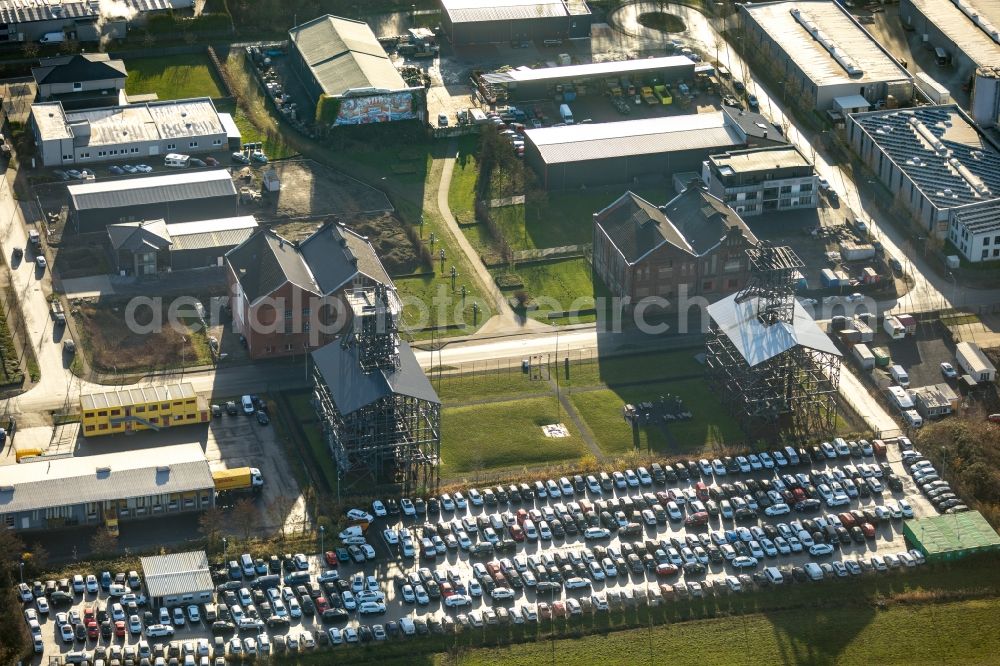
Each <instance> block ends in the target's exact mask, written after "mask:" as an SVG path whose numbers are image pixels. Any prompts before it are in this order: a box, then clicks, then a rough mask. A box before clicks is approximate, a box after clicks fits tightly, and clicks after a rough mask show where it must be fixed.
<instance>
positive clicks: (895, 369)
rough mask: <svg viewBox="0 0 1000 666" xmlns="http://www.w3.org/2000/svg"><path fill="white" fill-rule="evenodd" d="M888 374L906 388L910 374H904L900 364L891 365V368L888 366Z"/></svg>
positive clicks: (904, 371)
mask: <svg viewBox="0 0 1000 666" xmlns="http://www.w3.org/2000/svg"><path fill="white" fill-rule="evenodd" d="M889 374H890V375H892V380H893V381H894V382H896V383H897V384H899V385H900V386H902V387H903V388H906V387H907V386H909V385H910V376H909V375H908V374H906V370H905V369H903V366H901V365H894V366H892V367H891V368H889Z"/></svg>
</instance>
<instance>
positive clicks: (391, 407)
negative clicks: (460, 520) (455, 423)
mask: <svg viewBox="0 0 1000 666" xmlns="http://www.w3.org/2000/svg"><path fill="white" fill-rule="evenodd" d="M347 302H348V305H349V306H350V307H351V310H352V314H353V327H352V330H351V332H350V333H349V334H347V335H345V336H344V337H342V338H341V340H340V342H339V343H332V344H340V346H341V349H342V350H343V352H344V353H345V354H349V355H350V358H351V359H352V360H354V361H355V362H356V363H358V364H359V365H360V368H361V372H362V374H364V375H372V374H375V373H381V374H382V375H383V376H384V377H385V383H386V384H387V385H388V386H389V387H395V386H396V383H395V381H396V380H397V377H394V375H395V374H396V373H400V372H402V370H401V363H400V349H399V317H400V315H401V313H402V306H401V303H400V301H399V298H398V296H397V295H396V292H395V290H394V289H392V287H387V286H385V285H377V286H375V287H374V288H369V289H364V290H361V289H357V290H354V291H352V292H348V293H347ZM338 379H341V380H342V381H351V379H354V380H355V381H356V379H357V376H356V375H355V376H354V377H352V378H349V377H342V378H338ZM329 380H330V378H325V379H324V378H323V377H322V375H321V374H320V373H319V372H318V371H316V373H315V376H314V386H315V388H316V390H315V394H314V400H315V401H316V403H317V404H318V405H319V409H320V412H321V414H322V416H323V419H322V420H323V430H324V434H325V436H326V440H327V444H328V445H329V447H330V449H331V451H332V453H333V457H334V460H335V461H336V463H337V466H338V469H340V470H342V471H343V472H345V473H350V474H351V476H352V477H353V478H354V479H355V480H356V481H357V482H361V481H367V482H368V483H372V484H374V485H387V484H391V485H396V486H398V487H399V488H400V490H401V492H402V493H404V494H409V495H411V496H412V495H415V494H417V493H420V492H425V493H426V492H434V491H435V490H436V488H437V486H438V482H439V472H438V469H439V466H438V462H439V460H440V455H441V405H440V402H439V401H436V400H434V401H432V400H425V399H422V398H418V397H414V396H412V395H408V394H406V393H405V392H398V391H396V390H392V389H390V390H389V391H388V392H386V393H385V394H383V395H382V396H381V397H379V398H378V399H376V400H374V401H372V402H370V403H368V404H366V405H363V406H362V407H360V408H358V409H356V410H354V411H352V412H350V413H347V414H344V413H342V412H341V411H340V409H338V407H337V405H336V402H335V400H334V399H333V397H332V393H331V391H330V390H329V387H327V386H326V381H329ZM343 388H346V389H347V390H350V387H343ZM435 398H436V396H435Z"/></svg>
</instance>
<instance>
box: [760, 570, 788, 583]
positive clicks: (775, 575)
mask: <svg viewBox="0 0 1000 666" xmlns="http://www.w3.org/2000/svg"><path fill="white" fill-rule="evenodd" d="M764 575H765V576H767V579H768V580H769V581H770V582H771V585H781V584H782V583H784V582H785V577H784V576H782V575H781V572H780V571H778V567H767V568H766V569H764Z"/></svg>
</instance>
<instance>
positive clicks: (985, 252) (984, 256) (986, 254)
mask: <svg viewBox="0 0 1000 666" xmlns="http://www.w3.org/2000/svg"><path fill="white" fill-rule="evenodd" d="M989 256H990V251H989V250H983V256H982V258H983V259H987V258H988V257H989Z"/></svg>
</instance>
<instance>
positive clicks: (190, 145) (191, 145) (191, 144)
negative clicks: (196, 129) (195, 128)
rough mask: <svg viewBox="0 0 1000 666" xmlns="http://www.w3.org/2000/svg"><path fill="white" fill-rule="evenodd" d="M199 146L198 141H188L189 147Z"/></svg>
mask: <svg viewBox="0 0 1000 666" xmlns="http://www.w3.org/2000/svg"><path fill="white" fill-rule="evenodd" d="M197 147H198V142H197V141H191V142H190V143H188V148H197Z"/></svg>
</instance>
